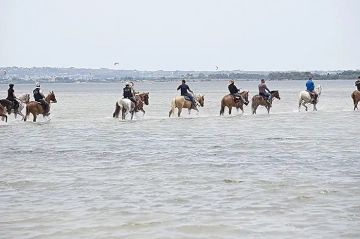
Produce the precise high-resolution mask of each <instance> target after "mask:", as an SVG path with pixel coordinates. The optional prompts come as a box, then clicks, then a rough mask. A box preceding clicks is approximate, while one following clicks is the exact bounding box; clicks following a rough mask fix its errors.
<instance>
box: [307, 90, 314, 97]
mask: <svg viewBox="0 0 360 239" xmlns="http://www.w3.org/2000/svg"><path fill="white" fill-rule="evenodd" d="M306 91H307V92H308V93H309V95H310V97H311V99H314V98H315V93H314V92H311V91H308V90H306Z"/></svg>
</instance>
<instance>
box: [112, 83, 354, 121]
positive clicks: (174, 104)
mask: <svg viewBox="0 0 360 239" xmlns="http://www.w3.org/2000/svg"><path fill="white" fill-rule="evenodd" d="M315 92H316V94H317V95H318V97H317V98H316V100H314V99H313V98H312V96H311V93H310V92H308V91H306V90H303V91H301V92H300V93H299V101H298V103H299V112H300V109H301V106H303V107H304V108H305V110H306V111H307V110H308V107H309V105H313V110H314V111H316V110H317V108H316V105H317V104H318V103H319V99H320V96H321V93H322V86H321V85H317V86H316V87H315ZM270 93H271V100H270V102H269V101H268V100H267V99H266V98H265V97H264V96H261V95H254V96H253V97H252V99H251V112H252V114H256V110H257V108H258V107H259V106H264V107H265V108H266V110H267V112H268V114H269V113H270V109H271V107H272V102H273V100H274V99H278V100H280V99H281V97H280V93H279V91H278V90H273V91H271V92H270ZM240 95H241V96H242V97H243V98H244V99H245V101H247V102H248V101H249V100H248V98H249V91H243V92H241V93H240ZM136 97H137V100H138V101H139V102H140V104H139V105H138V106H137V110H142V111H143V112H144V114H145V111H144V110H143V109H142V107H143V103H145V104H146V105H148V104H149V93H142V94H140V95H137V96H136ZM351 97H352V99H353V101H354V110H355V109H358V108H357V104H358V102H360V91H354V92H353V93H352V95H351ZM194 98H195V101H196V102H197V103H198V104H199V105H200V106H201V107H204V102H205V95H203V94H195V95H194ZM131 104H132V102H131V101H130V100H129V99H119V100H118V101H117V102H116V104H115V112H114V113H113V117H115V118H118V117H119V113H120V112H122V119H123V120H124V119H125V116H126V114H128V113H131V119H133V115H134V112H136V111H137V110H135V111H131V109H132V107H133V106H132V105H131ZM220 105H221V107H220V115H224V112H225V108H226V107H227V108H228V111H229V115H231V112H232V108H236V110H237V111H238V110H239V109H240V110H241V111H242V113H244V103H243V102H242V101H241V100H238V101H236V100H235V98H234V96H232V95H230V94H228V95H225V96H224V97H223V98H222V99H221V102H220ZM175 108H177V109H178V112H177V115H178V117H180V115H181V112H182V110H183V109H188V113H189V114H190V113H191V110H192V109H194V110H197V111H199V110H198V109H197V108H194V107H193V105H192V103H191V101H190V100H189V99H185V97H184V96H176V97H174V98H173V99H172V100H171V108H170V111H169V117H171V116H172V115H174V114H175Z"/></svg>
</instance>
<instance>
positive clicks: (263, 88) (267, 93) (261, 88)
mask: <svg viewBox="0 0 360 239" xmlns="http://www.w3.org/2000/svg"><path fill="white" fill-rule="evenodd" d="M258 87H259V95H261V96H265V97H267V102H268V103H269V104H271V92H270V90H269V88H267V86H266V84H265V80H264V79H261V83H260V84H259V86H258Z"/></svg>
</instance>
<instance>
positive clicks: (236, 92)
mask: <svg viewBox="0 0 360 239" xmlns="http://www.w3.org/2000/svg"><path fill="white" fill-rule="evenodd" d="M234 83H235V81H234V80H230V84H229V86H228V89H229V91H230V95H233V96H234V97H239V98H240V99H241V101H242V102H243V103H244V104H245V105H248V104H249V102H247V101H246V100H245V99H244V98H243V97H242V95H240V93H239V91H240V89H238V88H237V87H236V86H235V84H234Z"/></svg>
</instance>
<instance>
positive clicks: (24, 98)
mask: <svg viewBox="0 0 360 239" xmlns="http://www.w3.org/2000/svg"><path fill="white" fill-rule="evenodd" d="M16 100H17V102H18V103H19V108H18V112H17V113H15V110H14V108H12V109H11V112H10V114H11V113H13V114H15V119H16V116H17V115H18V114H19V115H21V116H22V119H21V120H23V119H24V117H25V115H23V113H22V112H21V111H22V110H23V109H24V107H25V105H26V104H28V103H29V102H30V94H29V93H22V94H21V95H19V96H18V97H16Z"/></svg>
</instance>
